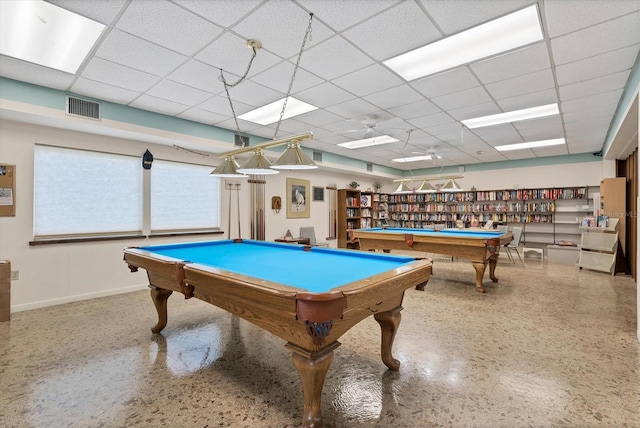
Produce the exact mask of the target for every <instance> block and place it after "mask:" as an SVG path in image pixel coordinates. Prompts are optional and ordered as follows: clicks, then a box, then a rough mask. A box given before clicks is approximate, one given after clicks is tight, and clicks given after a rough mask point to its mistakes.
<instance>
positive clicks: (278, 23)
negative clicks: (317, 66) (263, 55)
mask: <svg viewBox="0 0 640 428" xmlns="http://www.w3.org/2000/svg"><path fill="white" fill-rule="evenodd" d="M308 25H309V13H308V12H306V11H305V10H304V9H302V8H300V7H299V6H298V5H296V4H295V3H294V2H292V1H281V0H280V1H267V2H263V3H262V4H261V5H260V7H259V8H258V9H257V10H255V11H254V12H253V13H252V14H251V15H249V16H247V17H246V18H245V19H243V20H242V21H241V22H239V23H238V24H237V25H235V26H234V27H233V31H234V32H235V33H236V34H238V35H241V36H243V37H244V38H246V39H255V40H259V41H260V42H261V43H262V49H266V50H268V51H269V52H272V53H274V54H276V55H278V56H279V57H281V58H291V57H293V56H297V55H298V52H299V51H300V48H301V47H302V41H303V40H304V37H305V33H306V31H307V27H308ZM311 28H312V33H311V34H312V36H313V37H312V38H311V39H307V41H306V44H305V47H306V48H311V47H313V46H314V45H317V44H319V43H322V41H324V40H326V39H328V38H329V37H331V36H333V31H331V30H330V29H328V28H327V27H326V26H325V25H324V24H323V23H322V22H319V21H315V20H313V21H312V24H311ZM303 56H304V55H303Z"/></svg>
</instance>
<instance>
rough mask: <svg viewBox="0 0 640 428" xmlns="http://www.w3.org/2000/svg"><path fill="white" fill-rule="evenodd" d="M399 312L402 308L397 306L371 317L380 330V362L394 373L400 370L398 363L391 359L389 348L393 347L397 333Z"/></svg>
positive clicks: (400, 316)
mask: <svg viewBox="0 0 640 428" xmlns="http://www.w3.org/2000/svg"><path fill="white" fill-rule="evenodd" d="M401 310H402V306H398V307H397V308H395V309H392V310H390V311H387V312H380V313H377V314H374V315H373V317H374V318H375V319H376V321H378V324H380V329H381V330H382V343H381V345H380V354H381V356H382V362H383V363H384V365H385V366H387V367H389V369H390V370H393V371H395V372H397V371H398V370H400V361H398V360H396V359H395V358H393V354H392V349H391V348H392V347H393V340H394V339H395V337H396V332H397V331H398V327H399V326H400V320H401V319H402V315H401V314H400V311H401Z"/></svg>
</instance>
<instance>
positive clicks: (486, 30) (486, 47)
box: [384, 4, 543, 80]
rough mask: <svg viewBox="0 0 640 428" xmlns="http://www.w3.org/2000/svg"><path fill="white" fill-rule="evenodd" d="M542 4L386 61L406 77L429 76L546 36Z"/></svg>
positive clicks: (390, 66)
mask: <svg viewBox="0 0 640 428" xmlns="http://www.w3.org/2000/svg"><path fill="white" fill-rule="evenodd" d="M542 37H543V34H542V28H541V26H540V18H539V16H538V6H537V5H535V4H534V5H532V6H529V7H527V8H525V9H522V10H519V11H517V12H514V13H511V14H509V15H506V16H503V17H502V18H498V19H494V20H493V21H489V22H487V23H485V24H482V25H478V26H477V27H473V28H470V29H469V30H466V31H463V32H461V33H458V34H455V35H453V36H450V37H447V38H445V39H441V40H438V41H437V42H434V43H431V44H429V45H426V46H423V47H421V48H418V49H415V50H413V51H411V52H407V53H405V54H402V55H399V56H397V57H394V58H391V59H388V60H386V61H384V64H385V65H386V66H387V67H389V68H391V69H392V70H393V71H395V72H396V73H398V74H399V75H400V76H402V77H403V78H404V79H406V80H414V79H417V78H419V77H424V76H429V75H431V74H435V73H438V72H440V71H444V70H448V69H451V68H454V67H458V66H460V65H462V64H468V63H470V62H473V61H477V60H479V59H482V58H486V57H488V56H492V55H496V54H499V53H501V52H505V51H508V50H511V49H515V48H518V47H520V46H524V45H528V44H530V43H533V42H537V41H539V40H542Z"/></svg>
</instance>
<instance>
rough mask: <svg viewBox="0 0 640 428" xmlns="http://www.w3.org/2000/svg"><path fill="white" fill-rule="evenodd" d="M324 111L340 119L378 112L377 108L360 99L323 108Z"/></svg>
mask: <svg viewBox="0 0 640 428" xmlns="http://www.w3.org/2000/svg"><path fill="white" fill-rule="evenodd" d="M325 110H327V111H330V112H331V113H334V114H337V115H339V116H342V117H346V118H353V117H358V116H362V115H365V114H369V113H371V112H374V111H376V110H378V108H377V107H376V106H374V105H373V104H371V103H369V102H367V101H365V100H363V99H361V98H356V99H353V100H349V101H345V102H343V103H340V104H335V105H332V106H328V107H326V108H325Z"/></svg>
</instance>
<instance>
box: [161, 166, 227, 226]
mask: <svg viewBox="0 0 640 428" xmlns="http://www.w3.org/2000/svg"><path fill="white" fill-rule="evenodd" d="M211 170H212V167H211V166H202V165H193V164H186V163H180V162H171V161H163V160H156V161H154V162H153V167H152V168H151V232H152V233H153V232H161V231H179V230H207V229H218V228H219V227H220V179H219V178H217V177H213V176H212V175H211Z"/></svg>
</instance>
